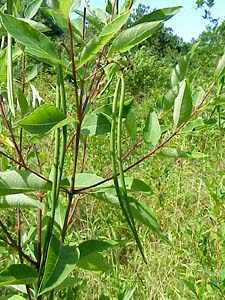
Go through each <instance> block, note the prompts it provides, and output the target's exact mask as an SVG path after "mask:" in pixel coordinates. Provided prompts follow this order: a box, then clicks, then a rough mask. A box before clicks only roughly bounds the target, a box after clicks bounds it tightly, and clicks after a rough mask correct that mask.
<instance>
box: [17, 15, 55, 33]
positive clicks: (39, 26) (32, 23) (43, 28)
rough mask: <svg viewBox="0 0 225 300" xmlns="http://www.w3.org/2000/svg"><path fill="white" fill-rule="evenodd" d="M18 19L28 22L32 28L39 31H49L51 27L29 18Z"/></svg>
mask: <svg viewBox="0 0 225 300" xmlns="http://www.w3.org/2000/svg"><path fill="white" fill-rule="evenodd" d="M18 20H21V21H23V22H25V23H27V24H29V25H30V26H31V27H33V28H34V29H36V30H38V31H40V32H48V31H51V29H50V28H49V27H47V26H46V25H44V24H42V23H41V22H36V21H33V20H30V19H23V18H18Z"/></svg>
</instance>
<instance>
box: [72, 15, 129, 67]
mask: <svg viewBox="0 0 225 300" xmlns="http://www.w3.org/2000/svg"><path fill="white" fill-rule="evenodd" d="M129 15H130V12H129V11H128V12H125V13H123V14H122V15H120V16H118V17H116V18H115V19H113V20H112V22H111V23H109V24H107V25H105V27H104V28H103V29H102V31H101V33H100V34H99V36H97V37H94V38H92V39H91V40H90V42H88V44H87V45H86V46H85V47H84V49H83V51H82V53H81V57H80V61H79V64H78V67H81V66H83V65H84V64H86V63H87V62H88V61H90V60H91V59H93V58H95V57H96V55H97V53H98V52H99V51H100V50H101V49H102V48H103V47H104V46H105V45H106V44H107V43H108V42H109V41H110V40H111V39H112V38H113V37H114V36H115V34H116V33H117V32H118V31H119V30H120V29H121V28H122V26H123V25H124V24H125V23H126V21H127V20H128V17H129Z"/></svg>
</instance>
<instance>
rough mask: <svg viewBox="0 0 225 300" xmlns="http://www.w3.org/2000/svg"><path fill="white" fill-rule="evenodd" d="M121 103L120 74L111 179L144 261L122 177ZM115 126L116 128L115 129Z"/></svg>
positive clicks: (115, 103) (112, 138)
mask: <svg viewBox="0 0 225 300" xmlns="http://www.w3.org/2000/svg"><path fill="white" fill-rule="evenodd" d="M119 98H120V101H119V115H118V124H117V106H118V100H119ZM123 105H124V78H123V77H122V76H121V77H120V78H119V79H118V81H117V85H116V89H115V94H114V99H113V106H112V125H111V142H110V146H111V158H112V169H113V181H114V186H115V189H116V193H117V197H118V199H119V202H120V207H121V209H122V212H123V214H124V216H125V218H126V221H127V223H128V225H129V227H130V229H131V230H132V233H133V235H134V238H135V241H136V243H137V245H138V248H139V250H140V252H141V255H142V257H143V259H144V261H145V262H146V258H145V255H144V251H143V247H142V244H141V242H140V239H139V236H138V233H137V230H136V227H135V223H134V219H133V216H132V213H131V211H130V207H129V200H128V197H127V189H126V184H125V179H124V172H123V165H122V147H121V135H122V113H123ZM116 127H117V130H116ZM118 167H119V174H120V175H119V176H120V180H121V185H122V188H120V185H119V181H118Z"/></svg>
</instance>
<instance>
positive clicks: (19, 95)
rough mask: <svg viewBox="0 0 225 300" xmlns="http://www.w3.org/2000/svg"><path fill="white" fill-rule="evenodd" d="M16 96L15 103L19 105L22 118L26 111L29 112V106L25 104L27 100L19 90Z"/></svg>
mask: <svg viewBox="0 0 225 300" xmlns="http://www.w3.org/2000/svg"><path fill="white" fill-rule="evenodd" d="M16 96H17V101H18V104H19V108H20V111H21V114H22V116H24V115H25V114H26V113H28V110H29V105H28V102H27V98H26V97H25V95H24V93H23V91H22V90H21V89H20V88H18V89H17V95H16Z"/></svg>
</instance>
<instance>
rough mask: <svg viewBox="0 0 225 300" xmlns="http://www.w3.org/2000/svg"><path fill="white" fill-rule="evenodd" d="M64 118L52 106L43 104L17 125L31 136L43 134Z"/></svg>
mask: <svg viewBox="0 0 225 300" xmlns="http://www.w3.org/2000/svg"><path fill="white" fill-rule="evenodd" d="M65 118H66V116H65V115H64V114H63V113H62V112H61V111H60V110H59V109H58V108H56V107H55V106H54V105H49V104H44V105H41V106H39V107H38V108H37V109H36V110H34V111H33V112H32V113H30V114H29V115H27V116H25V117H24V118H23V119H22V120H20V121H19V125H20V126H21V127H22V128H24V129H25V130H27V131H28V132H30V133H32V134H45V133H46V132H48V131H49V130H50V129H52V128H53V127H54V126H56V125H57V124H58V123H59V122H61V121H63V120H65Z"/></svg>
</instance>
